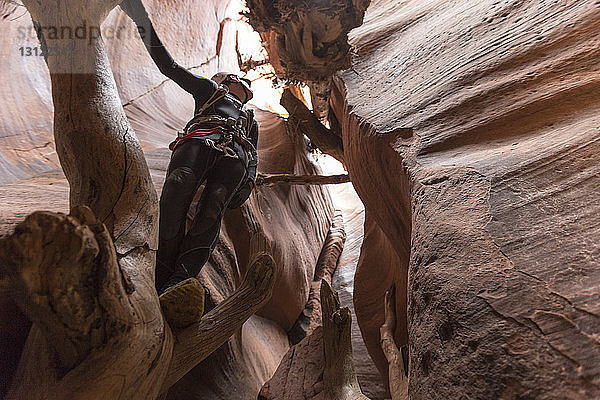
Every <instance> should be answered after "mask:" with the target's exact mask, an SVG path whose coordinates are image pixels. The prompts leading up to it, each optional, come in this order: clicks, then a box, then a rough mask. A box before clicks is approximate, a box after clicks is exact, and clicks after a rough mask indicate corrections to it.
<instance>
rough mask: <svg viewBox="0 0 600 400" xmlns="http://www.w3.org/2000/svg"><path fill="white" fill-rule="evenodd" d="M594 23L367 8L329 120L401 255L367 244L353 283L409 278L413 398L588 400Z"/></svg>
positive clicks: (372, 212)
mask: <svg viewBox="0 0 600 400" xmlns="http://www.w3.org/2000/svg"><path fill="white" fill-rule="evenodd" d="M599 26H600V8H599V7H598V4H596V3H594V2H589V1H561V2H542V1H533V0H531V1H527V0H518V1H481V2H476V3H473V2H466V1H455V2H445V1H434V0H431V1H402V2H400V1H398V2H393V1H388V0H374V1H372V3H371V5H370V8H369V9H368V10H367V13H366V16H365V23H364V25H363V26H361V27H359V28H357V29H355V30H354V31H353V32H351V35H350V40H351V43H352V44H353V45H354V46H355V51H356V53H357V55H356V57H355V58H354V62H353V69H352V70H349V71H346V72H343V73H341V74H339V77H338V79H337V80H336V86H335V88H334V91H335V93H334V98H333V101H332V105H333V109H334V112H335V114H336V116H337V117H338V119H339V120H340V121H343V124H342V131H343V132H342V133H343V137H344V145H345V155H344V158H345V160H347V162H348V168H349V171H350V173H351V176H352V181H353V183H354V185H355V187H356V189H357V192H358V194H359V195H360V196H361V198H362V200H363V202H364V203H365V208H366V213H367V219H369V216H371V217H372V219H373V221H374V222H375V223H376V225H377V227H378V229H380V231H381V233H382V234H383V235H384V236H385V237H386V238H387V241H388V243H389V244H390V245H391V247H392V248H393V250H394V251H393V253H395V255H396V256H397V257H398V258H397V261H398V262H397V263H377V262H376V261H372V260H373V259H375V258H376V257H377V256H376V254H381V251H380V250H379V249H380V247H377V246H376V247H375V249H370V248H369V246H368V245H367V240H366V239H365V244H364V245H363V254H362V255H361V259H362V261H363V262H362V263H361V264H360V265H359V272H362V271H365V273H357V276H356V282H355V285H356V287H357V288H358V287H364V288H365V293H366V292H369V293H376V296H378V297H379V296H382V294H383V293H382V290H383V288H385V287H386V286H388V284H390V283H392V282H394V281H396V283H397V284H398V280H402V279H406V274H407V273H408V279H409V284H408V315H407V320H406V321H400V322H404V323H406V324H407V325H405V326H407V327H408V338H409V341H410V395H411V398H415V399H417V398H418V399H422V398H458V397H460V396H466V397H469V398H481V399H488V398H506V399H509V398H540V399H555V398H573V399H585V398H595V397H598V396H600V370H599V369H598V366H599V365H600V344H599V342H598V335H599V334H600V312H599V311H600V300H599V299H600V298H599V297H598V295H597V294H598V292H599V289H600V286H598V285H599V282H600V275H599V274H600V267H599V255H600V242H599V241H598V240H597V239H596V238H597V237H598V234H599V226H600V220H599V219H598V218H599V217H598V211H599V210H600V202H599V200H598V196H597V191H598V188H599V186H600V180H599V177H600V175H599V167H598V165H599V163H598V161H599V160H598V157H599V155H598V154H600V153H599V152H598V150H599V142H598V137H599V133H600V131H599V128H598V126H599V124H598V123H599V121H600V97H599V96H598V89H599V88H600V58H599V57H598V56H599V49H600V47H599V46H598V45H599V44H600V42H599V40H600V39H599V37H598V35H597V31H598V27H599ZM341 99H343V101H342V100H341ZM373 251H375V252H378V253H372V252H373ZM370 254H372V255H370ZM367 260H368V262H367ZM382 264H383V265H382ZM366 271H368V273H367V272H366ZM402 277H403V278H402ZM377 278H379V279H377ZM380 279H382V280H384V282H381V280H380ZM372 301H373V299H372V298H369V297H366V296H364V295H363V296H361V295H359V294H358V290H357V294H356V295H355V303H356V309H357V316H358V318H359V323H360V324H361V328H362V330H363V336H364V337H365V339H366V342H367V345H369V343H371V345H370V349H371V351H372V355H373V356H374V359H375V361H376V362H377V363H378V364H379V366H380V368H381V369H385V364H384V363H383V359H382V355H381V354H379V355H378V354H377V353H378V352H379V350H378V349H377V347H376V346H375V343H376V340H377V338H378V331H377V329H376V328H378V327H376V326H374V324H372V323H371V319H369V318H366V317H365V316H363V317H361V314H360V313H359V312H358V310H359V309H361V307H368V305H369V304H370V303H371V302H372ZM381 313H383V309H381ZM400 317H402V316H400ZM380 318H381V319H382V318H383V316H382V314H380ZM397 334H398V338H397V339H399V340H400V341H405V340H406V331H404V332H402V329H400V331H399V332H397Z"/></svg>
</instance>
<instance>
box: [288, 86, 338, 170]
mask: <svg viewBox="0 0 600 400" xmlns="http://www.w3.org/2000/svg"><path fill="white" fill-rule="evenodd" d="M280 103H281V105H282V106H283V107H285V109H286V110H287V111H288V113H289V115H290V116H289V119H288V124H289V125H290V126H291V127H292V128H294V129H295V130H297V131H299V133H301V134H303V135H306V137H308V138H309V139H310V140H311V141H312V142H313V143H314V145H315V146H317V147H318V148H319V150H321V151H322V152H323V153H326V154H329V155H331V156H333V157H334V158H335V159H337V160H338V161H339V162H341V163H342V164H343V163H344V156H343V154H344V147H343V144H342V140H341V139H340V137H339V135H336V134H334V133H333V132H332V131H331V130H330V129H327V128H326V127H325V126H324V125H323V124H322V123H321V121H319V119H318V118H317V117H316V116H315V114H313V113H312V112H311V111H310V110H309V109H308V107H306V105H305V104H304V103H303V102H302V101H300V100H299V99H298V98H297V97H296V96H294V95H293V94H292V92H291V91H290V90H289V89H287V88H286V89H285V90H284V91H283V94H282V95H281V101H280Z"/></svg>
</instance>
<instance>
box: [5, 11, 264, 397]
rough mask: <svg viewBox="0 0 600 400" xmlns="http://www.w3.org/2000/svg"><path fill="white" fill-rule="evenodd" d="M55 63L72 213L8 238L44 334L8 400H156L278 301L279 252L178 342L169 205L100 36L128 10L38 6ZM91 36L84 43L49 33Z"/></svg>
mask: <svg viewBox="0 0 600 400" xmlns="http://www.w3.org/2000/svg"><path fill="white" fill-rule="evenodd" d="M23 3H24V5H25V6H26V7H27V10H28V11H29V12H30V14H31V16H32V19H33V23H34V26H36V27H38V28H40V29H38V37H39V39H40V43H41V46H42V47H43V48H50V47H52V48H60V49H64V50H65V51H59V52H57V53H58V54H56V55H53V56H51V57H50V56H49V57H47V60H46V62H47V65H48V69H49V72H50V79H51V84H52V97H53V103H54V136H55V141H56V149H57V153H58V155H59V158H60V161H61V165H62V168H63V170H64V172H65V175H66V177H67V180H68V181H69V185H70V198H69V200H70V208H71V214H70V215H64V214H60V213H49V212H37V213H34V214H32V215H30V216H29V217H28V218H27V219H26V220H25V221H24V222H22V223H21V224H20V225H18V226H17V227H16V229H15V232H14V233H13V234H12V235H10V236H8V237H6V238H4V239H2V240H1V241H0V267H1V268H2V270H3V271H2V272H3V273H4V274H5V275H6V276H8V277H9V279H10V284H9V285H8V287H9V289H10V295H11V296H12V297H13V298H14V299H15V300H16V302H17V303H18V304H19V305H20V307H21V309H22V311H23V312H24V313H25V314H26V315H27V316H28V317H29V318H30V319H31V321H32V323H33V326H32V328H31V331H30V334H29V337H28V339H27V342H26V345H25V347H24V349H23V352H22V355H21V361H20V364H19V366H18V368H17V371H16V373H15V375H14V376H13V379H12V384H11V387H10V389H9V392H8V394H7V395H6V397H5V398H6V399H85V400H93V399H157V398H163V397H164V395H165V393H166V390H167V389H168V388H169V387H170V386H171V385H172V384H173V383H174V382H176V381H177V380H178V379H179V378H180V377H181V376H183V374H185V373H186V372H187V371H189V370H190V369H191V368H192V367H194V366H195V365H196V364H198V363H199V362H200V361H202V359H204V358H205V357H207V356H208V355H209V354H210V353H211V352H212V351H214V350H215V349H216V348H218V347H219V346H220V345H221V344H222V343H224V342H225V341H226V340H227V339H228V338H229V337H230V336H231V334H233V333H234V332H235V331H237V330H239V328H240V327H241V325H242V324H243V323H244V321H245V320H246V319H247V318H248V317H249V316H250V315H252V314H253V313H254V312H255V311H257V310H258V309H259V308H260V307H261V306H262V305H263V304H264V303H265V302H266V301H267V300H268V299H269V298H270V295H271V291H272V287H273V280H274V272H275V265H274V262H273V259H272V257H271V255H270V249H269V245H268V242H267V241H266V239H265V238H264V236H262V235H260V232H257V233H256V234H255V235H254V237H253V238H252V239H251V246H250V259H251V260H253V261H252V262H251V265H250V267H249V269H248V272H247V273H246V278H245V280H244V282H243V283H242V285H241V286H240V287H239V288H238V289H237V290H236V291H235V292H234V293H233V294H232V296H231V297H230V298H228V299H226V300H225V301H223V302H222V303H221V304H219V305H218V306H217V307H216V308H215V309H213V310H211V312H209V313H208V314H206V315H205V316H204V317H203V318H202V320H201V321H200V322H198V323H197V324H194V325H192V326H190V327H188V328H186V329H185V330H183V331H180V332H177V336H176V337H174V336H173V333H172V332H171V329H170V328H169V326H168V324H167V323H166V322H165V320H164V318H163V317H162V313H161V310H160V306H159V302H158V297H157V295H156V292H155V289H154V279H153V274H154V263H155V250H154V249H156V242H157V240H156V239H157V238H156V236H157V221H158V201H157V195H156V191H155V189H154V187H153V185H152V181H151V179H150V173H149V171H148V167H147V164H146V161H145V159H144V156H143V153H142V149H141V146H140V144H139V142H138V139H137V137H136V136H135V134H134V132H133V130H132V128H131V126H130V124H129V122H128V120H127V118H126V116H125V113H124V111H123V107H122V105H121V101H120V99H119V95H118V92H117V87H116V84H115V81H114V78H113V75H112V72H111V70H110V66H109V62H108V59H107V56H106V53H105V50H104V44H103V42H102V39H101V37H100V35H99V27H100V25H101V23H102V21H103V20H104V19H105V17H106V16H107V14H108V13H109V11H110V10H111V9H112V8H114V7H115V6H116V5H117V4H118V1H117V0H98V1H93V2H91V1H81V0H47V1H44V2H40V1H35V0H25V1H24V2H23ZM84 25H85V26H87V27H88V34H89V35H88V36H87V37H86V39H85V40H82V39H78V38H69V37H59V38H53V37H51V36H46V35H45V34H44V32H45V31H44V29H43V27H46V28H47V27H72V28H73V29H74V28H75V27H78V26H84Z"/></svg>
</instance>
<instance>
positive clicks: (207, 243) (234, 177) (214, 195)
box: [177, 157, 246, 276]
mask: <svg viewBox="0 0 600 400" xmlns="http://www.w3.org/2000/svg"><path fill="white" fill-rule="evenodd" d="M245 175H246V167H245V165H244V164H243V163H242V161H240V160H238V159H236V158H229V157H221V158H220V159H219V160H218V161H217V163H216V164H215V166H214V167H213V168H212V169H211V171H210V172H209V174H208V177H207V181H206V187H205V188H204V191H203V192H202V196H201V197H200V201H199V203H198V208H197V211H196V216H195V217H194V221H193V223H192V227H191V228H190V230H189V231H188V233H187V234H186V235H185V238H184V239H183V244H182V246H181V251H180V255H179V259H178V261H177V263H178V264H181V265H183V266H184V268H185V269H186V270H187V271H188V273H189V274H190V275H189V276H196V275H198V273H199V272H200V270H201V269H202V267H203V266H204V264H205V263H206V261H208V258H209V256H210V253H211V252H212V250H213V249H214V247H215V245H216V243H217V239H218V237H219V231H220V229H221V220H222V219H223V215H224V214H225V211H226V210H227V205H228V204H229V202H230V201H231V198H232V197H233V195H234V194H235V192H236V190H237V189H238V187H239V186H240V185H241V184H242V182H243V180H244V177H245Z"/></svg>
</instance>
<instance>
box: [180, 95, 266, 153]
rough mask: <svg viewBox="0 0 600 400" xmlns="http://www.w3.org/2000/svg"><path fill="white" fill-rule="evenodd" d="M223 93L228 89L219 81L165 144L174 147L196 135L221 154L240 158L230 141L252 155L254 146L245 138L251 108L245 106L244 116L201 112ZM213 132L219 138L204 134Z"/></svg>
mask: <svg viewBox="0 0 600 400" xmlns="http://www.w3.org/2000/svg"><path fill="white" fill-rule="evenodd" d="M227 93H229V90H228V89H227V87H226V86H223V85H219V87H218V88H217V90H216V91H215V92H214V93H213V94H212V96H211V97H210V98H209V99H208V100H207V101H206V103H204V104H203V105H202V107H201V108H200V109H199V110H198V112H197V113H196V115H195V116H194V118H192V119H191V120H190V121H189V122H188V123H187V125H186V126H185V128H184V129H183V131H181V132H178V134H177V138H175V140H174V141H173V142H171V143H170V144H169V149H170V150H172V151H173V150H175V148H176V147H177V145H178V144H179V143H180V142H181V141H182V140H184V139H189V138H199V139H201V140H202V141H203V142H204V143H205V144H206V145H208V146H210V147H211V148H213V149H215V150H216V151H218V152H220V153H222V154H223V156H224V157H232V158H238V159H241V158H240V156H239V154H238V153H237V152H236V151H235V149H234V148H233V143H234V142H235V143H238V144H239V145H240V146H242V148H243V149H244V150H245V151H246V152H247V153H248V154H249V155H251V157H256V154H257V153H256V148H255V147H254V145H253V144H252V142H250V140H249V136H250V130H251V129H252V124H253V123H254V110H252V109H249V110H246V114H247V115H248V117H245V116H240V117H238V118H233V117H229V118H225V117H222V116H220V115H202V113H204V112H205V111H206V110H207V109H208V108H209V107H210V106H211V105H213V104H215V103H216V102H217V101H219V100H221V99H222V98H224V97H225V96H226V95H227ZM240 105H241V102H240ZM216 134H218V135H220V136H221V138H219V139H216V140H215V138H214V137H208V136H212V135H216ZM246 158H248V157H246ZM246 162H248V160H246Z"/></svg>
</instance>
